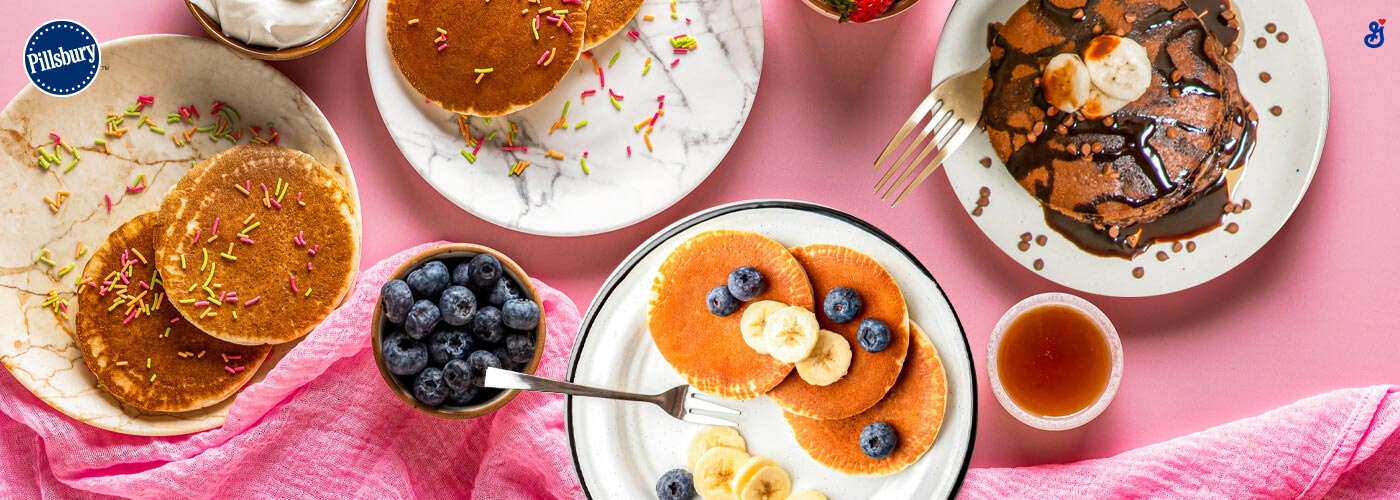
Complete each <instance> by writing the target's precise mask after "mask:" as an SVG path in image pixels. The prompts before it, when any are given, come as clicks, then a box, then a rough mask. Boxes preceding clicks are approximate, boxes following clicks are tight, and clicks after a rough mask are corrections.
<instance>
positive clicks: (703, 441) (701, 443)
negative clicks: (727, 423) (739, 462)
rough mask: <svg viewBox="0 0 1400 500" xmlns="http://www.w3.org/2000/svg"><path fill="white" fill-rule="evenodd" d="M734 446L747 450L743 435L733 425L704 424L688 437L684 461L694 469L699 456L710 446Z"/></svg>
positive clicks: (708, 449)
mask: <svg viewBox="0 0 1400 500" xmlns="http://www.w3.org/2000/svg"><path fill="white" fill-rule="evenodd" d="M719 447H726V448H734V449H736V450H739V451H748V449H749V445H748V443H747V442H745V441H744V436H740V435H739V431H737V430H734V428H733V427H720V426H717V425H711V426H706V427H705V428H704V429H700V432H697V433H695V437H693V438H690V448H689V449H687V450H686V454H685V461H686V464H687V465H689V466H690V469H691V470H696V465H695V464H696V463H697V462H699V461H700V457H701V456H703V455H704V454H705V452H707V451H710V449H711V448H719Z"/></svg>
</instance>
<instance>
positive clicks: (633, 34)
mask: <svg viewBox="0 0 1400 500" xmlns="http://www.w3.org/2000/svg"><path fill="white" fill-rule="evenodd" d="M641 33H642V32H640V31H637V30H632V31H628V32H627V36H628V37H630V38H631V39H632V41H634V42H635V41H637V35H639V34H641Z"/></svg>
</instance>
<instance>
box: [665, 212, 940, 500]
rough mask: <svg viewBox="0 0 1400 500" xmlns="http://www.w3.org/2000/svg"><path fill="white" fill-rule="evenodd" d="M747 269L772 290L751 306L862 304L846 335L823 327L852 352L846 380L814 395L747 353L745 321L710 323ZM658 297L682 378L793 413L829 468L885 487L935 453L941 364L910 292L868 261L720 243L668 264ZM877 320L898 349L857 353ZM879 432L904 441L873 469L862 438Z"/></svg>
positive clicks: (744, 241) (761, 240) (740, 235)
mask: <svg viewBox="0 0 1400 500" xmlns="http://www.w3.org/2000/svg"><path fill="white" fill-rule="evenodd" d="M742 266H753V267H754V268H756V269H758V270H759V272H760V273H762V274H763V276H764V278H765V279H766V280H767V283H768V286H767V289H766V290H765V291H764V292H763V293H762V294H761V295H759V296H758V297H757V298H755V299H754V300H753V301H752V302H749V304H753V303H755V302H758V301H763V300H774V301H778V302H782V303H785V304H789V305H793V306H799V307H803V308H807V309H812V308H813V306H814V304H815V303H817V302H820V301H821V300H822V298H824V297H825V296H826V294H827V293H828V292H830V291H831V289H833V288H836V287H839V286H846V287H851V288H853V289H855V290H856V291H857V292H858V293H859V294H860V296H861V298H862V299H863V301H864V303H865V307H864V309H863V311H862V312H861V313H860V315H859V316H857V317H856V319H855V320H853V321H850V322H848V323H845V324H837V323H834V322H831V321H830V320H828V319H827V318H825V316H824V315H822V314H818V315H817V316H818V317H819V321H820V323H821V328H822V329H824V330H829V331H832V332H836V333H838V334H840V335H841V336H843V337H845V338H846V340H847V341H848V342H849V343H850V344H851V346H852V349H851V350H852V359H851V365H850V369H849V371H848V372H847V373H846V376H845V377H843V378H842V379H840V380H838V381H837V382H835V383H832V384H830V385H827V386H816V385H811V384H808V383H807V382H806V381H804V380H802V378H801V377H799V376H798V375H797V374H796V373H793V371H794V370H793V365H791V364H787V363H781V362H779V361H777V360H775V359H774V358H772V357H771V356H768V355H764V354H759V353H758V352H756V351H754V350H753V349H752V348H750V347H749V346H748V345H747V344H746V343H745V342H744V339H743V338H742V334H741V333H740V327H739V321H740V318H741V317H742V316H743V314H742V313H743V310H742V309H741V310H739V311H736V312H735V313H734V314H730V315H728V316H723V317H721V316H716V315H714V314H711V313H710V312H709V310H708V309H707V308H706V306H705V301H704V300H703V299H704V297H705V294H706V292H707V291H708V290H709V289H710V287H712V286H713V284H714V283H723V282H724V281H725V279H726V277H727V276H728V274H729V272H730V271H731V270H733V269H735V268H738V267H742ZM652 294H653V295H652V301H651V308H650V315H649V325H648V326H649V328H650V330H651V337H652V339H653V340H654V341H655V342H656V346H657V349H658V350H659V351H660V352H661V354H662V356H663V357H664V358H665V359H666V361H667V362H668V363H670V365H671V367H672V368H674V369H675V370H676V371H677V372H678V373H680V375H681V376H683V377H685V378H686V380H687V381H688V382H689V383H690V384H691V385H692V386H694V387H695V388H696V389H699V390H701V391H704V392H706V393H709V394H714V395H717V396H720V397H725V398H729V399H740V400H742V399H751V398H754V397H758V396H761V395H765V394H766V395H767V396H768V397H769V398H771V399H772V400H773V402H774V403H776V404H777V405H778V406H779V407H781V408H782V409H783V411H784V415H785V416H786V418H787V422H788V424H789V425H790V426H791V427H792V430H793V434H794V435H795V436H796V439H797V442H798V444H799V445H800V446H802V448H803V449H804V450H806V451H807V453H808V454H809V455H811V456H812V458H814V459H816V460H817V461H818V462H821V463H822V464H824V465H826V466H827V467H830V468H832V469H835V470H838V471H841V472H844V473H847V474H853V475H874V476H884V475H889V474H893V473H895V472H898V471H900V470H903V469H904V468H905V467H908V466H909V465H911V464H913V463H914V462H915V461H917V460H918V459H919V457H921V456H923V454H924V453H925V452H926V451H928V449H929V447H930V446H932V444H933V440H934V437H935V436H937V434H938V429H939V427H940V426H941V425H942V421H943V411H944V404H945V399H946V396H947V388H946V382H945V379H944V374H943V366H942V362H941V361H940V360H939V357H938V352H937V351H936V350H935V349H934V347H933V344H932V342H930V341H929V339H928V337H927V336H925V335H924V333H923V331H922V330H920V329H919V327H918V326H917V325H915V324H914V323H913V322H912V321H911V320H910V318H909V313H908V307H907V305H906V304H905V302H904V296H903V294H902V293H901V292H900V289H899V285H898V284H897V283H896V282H895V281H894V278H893V277H892V276H890V274H889V273H888V272H887V271H886V270H885V269H884V267H883V266H881V265H880V264H879V263H878V262H876V261H875V260H874V259H872V258H870V257H869V256H866V255H864V254H862V253H860V252H857V251H855V250H852V249H849V248H846V247H841V246H837V245H826V244H816V245H807V246H801V247H796V248H791V249H788V248H786V247H784V246H783V245H782V244H781V243H778V242H776V241H773V240H772V239H769V238H767V237H765V236H763V235H760V234H756V233H750V232H744V231H734V230H716V231H710V232H706V233H702V234H699V235H696V236H695V237H693V238H691V239H689V240H687V241H685V242H684V243H682V244H681V245H680V246H679V247H677V248H676V250H674V251H673V252H672V253H671V254H670V255H669V256H668V257H667V258H666V260H665V262H663V263H662V265H661V268H660V270H659V273H658V276H657V277H656V280H655V282H654V284H653V286H652ZM745 307H747V305H746V306H745ZM866 318H876V319H879V320H881V321H883V322H885V324H887V325H889V326H890V331H891V334H892V335H891V341H890V344H889V347H887V348H886V349H884V350H882V351H880V352H876V353H871V352H867V351H865V350H864V349H862V348H860V347H858V341H857V339H856V332H857V329H858V325H859V324H860V321H861V320H863V319H866ZM874 422H886V423H889V424H890V425H892V426H894V428H895V431H896V433H898V435H899V440H900V444H899V448H898V449H896V451H895V453H894V454H892V455H891V456H889V457H885V458H883V459H873V458H870V457H868V456H866V455H865V454H864V453H863V452H862V451H861V448H860V442H859V436H860V433H861V430H862V429H864V428H865V427H866V426H868V425H870V424H871V423H874Z"/></svg>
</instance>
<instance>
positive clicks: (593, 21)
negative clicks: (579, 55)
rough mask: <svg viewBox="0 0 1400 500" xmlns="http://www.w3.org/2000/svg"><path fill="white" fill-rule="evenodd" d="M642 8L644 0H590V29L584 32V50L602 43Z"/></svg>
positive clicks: (625, 24) (620, 29)
mask: <svg viewBox="0 0 1400 500" xmlns="http://www.w3.org/2000/svg"><path fill="white" fill-rule="evenodd" d="M641 9H642V0H590V2H589V4H588V29H587V30H586V31H585V32H584V34H583V50H591V49H592V48H593V47H597V46H599V45H602V43H603V42H606V41H608V39H609V38H612V36H613V35H616V34H617V32H618V31H622V27H623V26H627V23H629V22H631V21H632V18H634V17H637V11H639V10H641Z"/></svg>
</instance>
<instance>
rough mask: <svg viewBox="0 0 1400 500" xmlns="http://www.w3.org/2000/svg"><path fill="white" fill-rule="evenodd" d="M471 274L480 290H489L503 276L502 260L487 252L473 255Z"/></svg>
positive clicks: (473, 281) (473, 282) (472, 279)
mask: <svg viewBox="0 0 1400 500" xmlns="http://www.w3.org/2000/svg"><path fill="white" fill-rule="evenodd" d="M471 266H472V267H471V270H470V276H471V282H472V285H474V286H476V288H477V289H478V290H489V289H490V287H491V286H492V285H495V284H496V280H498V279H500V278H501V261H499V260H496V258H495V257H492V256H490V255H487V254H481V255H477V256H476V257H472V264H471Z"/></svg>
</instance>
